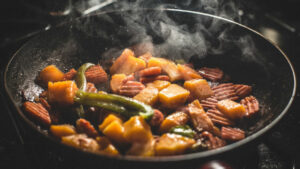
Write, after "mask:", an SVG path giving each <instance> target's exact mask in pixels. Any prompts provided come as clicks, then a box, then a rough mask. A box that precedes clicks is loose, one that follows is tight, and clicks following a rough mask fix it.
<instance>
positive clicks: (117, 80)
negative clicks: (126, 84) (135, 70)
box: [110, 74, 126, 93]
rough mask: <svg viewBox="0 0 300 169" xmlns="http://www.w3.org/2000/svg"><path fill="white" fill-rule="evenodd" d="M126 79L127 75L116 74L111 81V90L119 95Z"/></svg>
mask: <svg viewBox="0 0 300 169" xmlns="http://www.w3.org/2000/svg"><path fill="white" fill-rule="evenodd" d="M124 79H126V75H125V74H114V75H113V76H112V77H111V80H110V89H111V90H112V92H113V93H118V91H119V89H120V87H121V86H122V84H123V80H124Z"/></svg>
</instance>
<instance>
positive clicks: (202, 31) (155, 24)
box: [75, 0, 258, 60]
mask: <svg viewBox="0 0 300 169" xmlns="http://www.w3.org/2000/svg"><path fill="white" fill-rule="evenodd" d="M163 2H164V3H163ZM163 2H162V1H152V0H128V1H127V0H122V1H117V0H89V1H79V2H77V4H75V5H77V9H78V10H79V11H81V13H83V14H85V13H87V12H86V11H91V8H95V6H98V7H99V6H100V7H101V9H99V10H98V11H106V10H108V11H109V10H116V9H117V10H132V9H140V8H155V9H164V8H173V9H188V10H192V11H200V12H204V13H208V14H213V15H217V16H220V17H224V18H227V19H230V20H234V21H237V22H241V12H240V7H239V6H238V5H240V4H238V3H237V2H235V1H233V0H185V1H182V0H175V1H163ZM122 17H123V21H124V22H125V25H126V26H127V30H126V31H125V32H122V31H124V30H122V31H120V32H116V34H122V33H123V34H128V35H130V37H129V38H128V46H126V47H130V45H131V46H132V45H136V44H141V43H142V44H143V43H146V44H148V45H146V46H148V47H149V46H150V47H149V48H151V49H153V51H152V52H153V55H154V56H157V57H160V56H161V57H169V58H171V59H175V60H177V59H183V60H189V59H190V58H191V57H193V56H197V57H199V58H203V57H206V56H207V55H215V54H217V55H221V54H223V53H225V51H226V50H228V46H229V45H230V44H234V45H236V46H238V47H239V48H240V50H241V52H240V53H241V54H242V57H245V58H248V59H252V60H258V58H257V57H256V54H255V52H253V51H257V50H256V47H255V45H254V43H253V40H252V39H251V37H250V36H241V37H239V38H235V37H234V38H233V37H230V36H228V32H229V31H230V30H231V29H232V26H231V25H230V24H226V22H224V21H220V20H219V19H211V18H203V17H199V18H197V17H195V20H194V21H193V22H194V23H195V24H194V25H193V28H192V29H191V27H190V26H189V25H187V24H185V23H182V22H178V21H177V18H176V17H170V16H169V15H168V14H167V13H166V12H153V13H151V12H149V11H144V12H141V11H137V12H136V13H134V14H132V13H131V14H130V15H124V16H122ZM108 20H109V22H112V23H113V22H117V21H115V20H113V19H111V18H109V17H108ZM87 24H88V23H87ZM115 24H116V25H118V23H115ZM146 25H147V26H146ZM82 27H83V28H82V29H85V28H84V25H82ZM149 29H150V30H151V31H150V32H151V33H149ZM86 32H90V30H88V28H87V31H86ZM153 35H155V36H157V37H159V38H153ZM91 36H106V34H105V32H102V31H101V30H97V32H94V33H93V34H91ZM107 38H108V37H107ZM114 40H116V39H114ZM149 44H150V45H149ZM123 49H124V47H123V46H122V48H121V47H120V46H116V47H114V48H110V49H107V51H106V52H105V53H103V54H102V55H103V57H104V58H110V57H112V56H113V57H118V56H119V54H120V53H121V51H122V50H123Z"/></svg>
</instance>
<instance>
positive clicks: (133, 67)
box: [110, 49, 146, 75]
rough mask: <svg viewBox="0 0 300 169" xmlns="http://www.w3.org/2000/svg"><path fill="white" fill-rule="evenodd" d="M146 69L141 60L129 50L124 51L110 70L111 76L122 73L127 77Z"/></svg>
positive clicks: (144, 63)
mask: <svg viewBox="0 0 300 169" xmlns="http://www.w3.org/2000/svg"><path fill="white" fill-rule="evenodd" d="M145 67H146V62H145V61H144V60H143V59H139V58H136V57H135V56H134V53H133V51H132V50H130V49H125V50H124V51H123V53H122V54H121V56H119V57H118V58H117V59H116V60H115V62H114V63H113V65H112V66H111V68H110V73H111V74H117V73H123V74H125V75H129V74H131V73H134V72H136V71H139V70H142V69H144V68H145Z"/></svg>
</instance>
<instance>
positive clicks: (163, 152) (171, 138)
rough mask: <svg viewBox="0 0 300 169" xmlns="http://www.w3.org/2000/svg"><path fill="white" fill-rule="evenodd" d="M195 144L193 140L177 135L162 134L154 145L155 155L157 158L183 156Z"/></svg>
mask: <svg viewBox="0 0 300 169" xmlns="http://www.w3.org/2000/svg"><path fill="white" fill-rule="evenodd" d="M194 143H195V140H194V139H191V138H188V137H184V136H181V135H177V134H170V133H166V134H163V135H162V136H161V137H160V138H159V141H158V142H157V143H156V145H155V154H156V155H158V156H167V155H178V154H183V153H184V152H185V151H186V150H187V149H189V148H191V147H192V145H193V144H194Z"/></svg>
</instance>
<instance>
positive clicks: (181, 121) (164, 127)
mask: <svg viewBox="0 0 300 169" xmlns="http://www.w3.org/2000/svg"><path fill="white" fill-rule="evenodd" d="M188 120H189V116H188V115H187V114H186V113H184V112H182V111H177V112H174V113H172V114H170V115H168V116H167V117H166V118H165V119H164V121H163V122H162V123H161V125H160V127H159V131H160V132H161V133H166V132H169V131H170V129H171V128H172V127H175V126H179V125H185V124H186V123H187V122H188Z"/></svg>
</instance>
